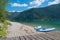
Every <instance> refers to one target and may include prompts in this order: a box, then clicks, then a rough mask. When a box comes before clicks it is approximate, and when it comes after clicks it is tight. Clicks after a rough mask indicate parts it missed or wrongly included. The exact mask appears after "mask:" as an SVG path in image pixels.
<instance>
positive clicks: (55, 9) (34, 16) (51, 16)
mask: <svg viewBox="0 0 60 40" xmlns="http://www.w3.org/2000/svg"><path fill="white" fill-rule="evenodd" d="M9 18H10V19H11V20H13V21H59V20H60V4H57V5H51V6H48V7H45V8H32V9H29V10H25V11H23V12H20V13H18V12H15V13H11V15H10V16H9Z"/></svg>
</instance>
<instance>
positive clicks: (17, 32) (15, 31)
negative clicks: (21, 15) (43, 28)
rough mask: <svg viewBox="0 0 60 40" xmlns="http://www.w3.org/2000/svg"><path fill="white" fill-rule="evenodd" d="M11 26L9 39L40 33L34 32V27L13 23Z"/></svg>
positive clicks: (9, 27)
mask: <svg viewBox="0 0 60 40" xmlns="http://www.w3.org/2000/svg"><path fill="white" fill-rule="evenodd" d="M11 24H12V25H11V26H8V34H7V37H17V36H24V35H33V34H36V33H38V32H36V31H35V30H34V28H33V27H32V26H27V25H24V24H21V23H18V22H11Z"/></svg>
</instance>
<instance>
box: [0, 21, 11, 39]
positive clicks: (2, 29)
mask: <svg viewBox="0 0 60 40" xmlns="http://www.w3.org/2000/svg"><path fill="white" fill-rule="evenodd" d="M2 24H3V25H2V26H0V38H5V37H6V35H7V33H8V31H7V26H8V25H11V23H10V22H9V21H7V20H5V21H4V22H3V23H2Z"/></svg>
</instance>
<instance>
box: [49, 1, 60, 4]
mask: <svg viewBox="0 0 60 40" xmlns="http://www.w3.org/2000/svg"><path fill="white" fill-rule="evenodd" d="M59 3H60V0H54V1H53V2H48V5H53V4H59Z"/></svg>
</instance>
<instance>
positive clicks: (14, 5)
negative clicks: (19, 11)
mask: <svg viewBox="0 0 60 40" xmlns="http://www.w3.org/2000/svg"><path fill="white" fill-rule="evenodd" d="M11 6H12V7H27V6H28V5H27V4H19V3H11Z"/></svg>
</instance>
